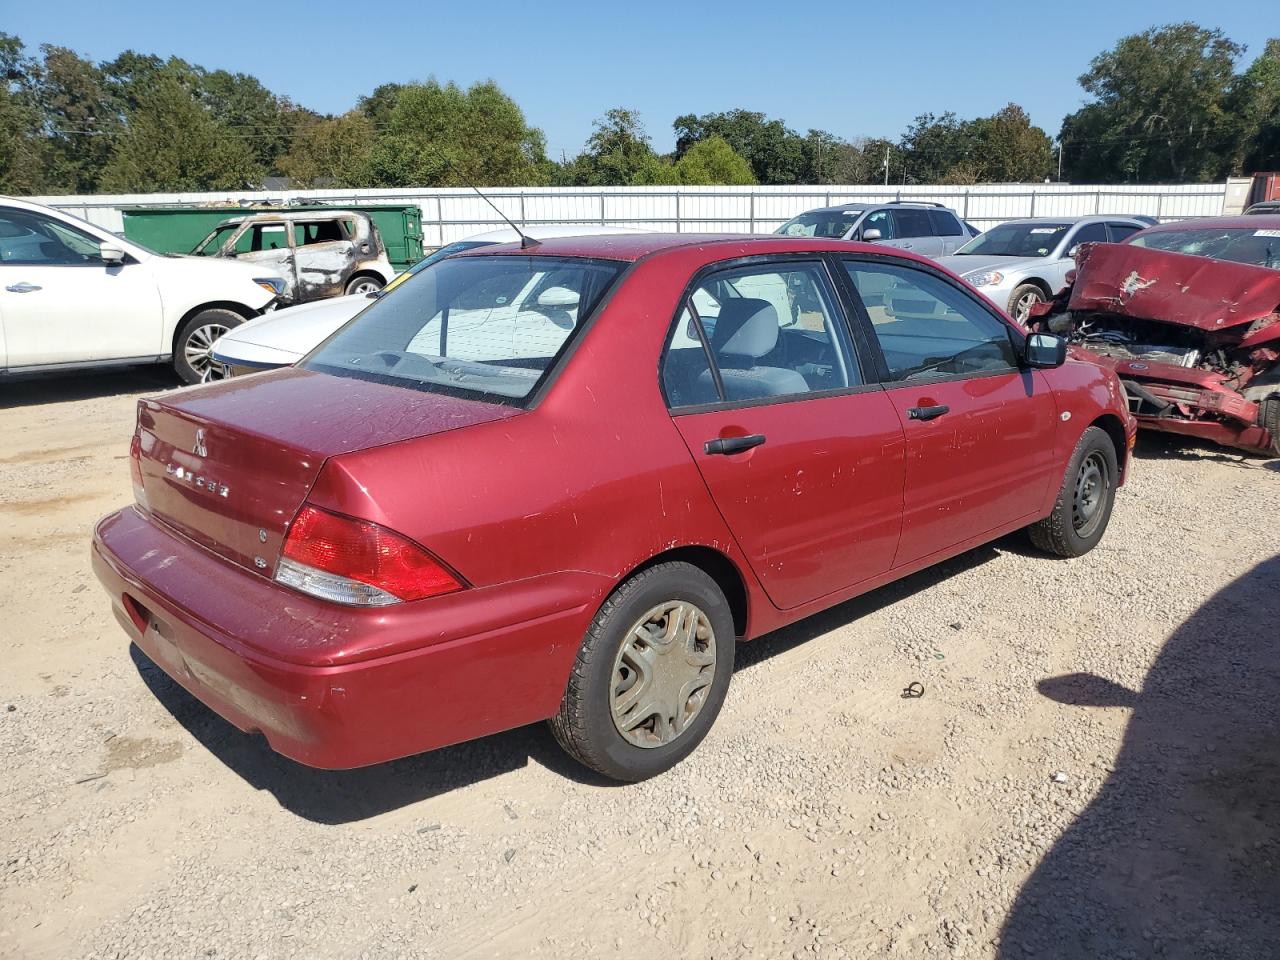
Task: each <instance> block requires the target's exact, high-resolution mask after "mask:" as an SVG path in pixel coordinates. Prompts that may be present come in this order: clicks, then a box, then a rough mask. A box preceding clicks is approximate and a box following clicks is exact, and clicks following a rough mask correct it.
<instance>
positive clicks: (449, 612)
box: [93, 507, 607, 769]
mask: <svg viewBox="0 0 1280 960" xmlns="http://www.w3.org/2000/svg"><path fill="white" fill-rule="evenodd" d="M93 567H94V572H95V573H96V574H97V576H98V579H99V580H100V581H101V582H102V584H103V585H104V586H105V587H106V589H107V592H108V594H110V596H111V601H112V607H113V609H114V612H115V615H116V618H117V620H119V622H120V624H121V626H122V627H123V628H124V629H125V632H126V633H127V634H128V635H129V637H130V639H131V640H132V641H133V642H134V643H135V644H136V645H137V646H138V647H139V648H140V649H141V650H142V651H143V653H145V654H146V655H147V657H149V658H150V659H151V660H152V661H154V662H155V663H156V665H157V666H159V667H160V668H161V669H162V670H164V671H165V673H167V674H168V675H169V676H170V677H172V678H173V679H174V680H175V681H176V682H178V683H179V684H181V685H182V686H183V687H185V688H186V689H187V690H188V691H189V692H190V693H191V694H192V695H194V696H195V697H197V698H198V699H199V700H201V701H202V702H203V703H205V704H206V705H207V706H208V707H210V708H211V709H212V710H214V712H216V713H218V714H219V715H220V716H222V717H223V718H225V719H226V720H228V721H230V722H231V723H232V724H234V725H235V726H236V727H239V728H240V729H241V730H245V731H252V732H261V733H262V734H263V735H264V736H265V737H266V739H267V742H268V743H269V744H270V745H271V747H272V749H274V750H276V751H277V752H279V753H281V754H283V755H285V756H287V757H290V758H292V759H294V760H297V761H298V762H300V763H304V764H307V765H308V766H313V767H322V768H329V769H344V768H350V767H359V766H365V765H368V764H373V763H380V762H383V761H386V760H392V759H395V758H397V757H403V756H408V755H411V754H415V753H421V752H423V751H426V750H433V749H436V748H438V747H443V746H447V745H448V744H451V743H457V742H460V741H462V740H469V739H473V738H475V737H480V736H485V735H487V734H490V733H496V732H498V731H501V730H507V729H510V728H512V727H517V726H521V725H523V724H527V723H533V722H535V721H538V720H542V719H545V718H547V717H549V716H552V715H553V714H554V713H555V711H556V710H557V709H558V707H559V703H560V699H561V697H562V696H563V693H564V688H565V684H566V682H567V680H568V676H569V669H570V667H571V665H572V662H573V659H574V657H575V656H576V654H577V650H578V647H579V645H580V643H581V640H582V635H583V632H584V631H585V629H586V626H587V623H588V622H589V620H590V618H591V616H592V615H593V614H594V612H595V607H596V605H597V603H598V601H599V599H600V598H602V597H603V593H604V591H605V590H606V589H607V586H606V584H605V581H604V578H600V577H594V576H591V575H586V574H570V573H565V574H554V575H550V577H549V578H537V579H536V580H534V581H525V582H521V583H516V584H509V585H504V586H503V587H501V588H484V589H483V592H484V593H485V594H487V595H488V596H487V597H485V598H484V604H483V607H484V610H485V615H484V616H483V617H482V618H480V619H482V620H484V621H486V622H484V623H476V622H474V611H475V610H476V609H478V608H477V607H476V605H475V604H474V603H470V602H466V603H460V604H454V605H452V606H449V605H444V604H440V603H438V602H437V601H435V600H426V601H420V602H418V603H415V604H405V605H404V609H403V610H401V611H399V616H400V618H401V620H400V622H399V623H398V624H397V625H396V628H395V629H396V632H397V633H399V634H403V631H404V628H405V623H404V620H405V618H406V617H410V616H411V617H413V618H418V619H419V620H420V623H421V630H420V632H421V636H422V637H424V638H429V640H424V641H423V642H422V643H421V644H420V645H418V646H414V647H410V648H408V649H398V650H396V652H394V653H390V654H387V655H385V656H372V657H368V658H360V659H358V660H356V662H337V663H334V662H326V661H331V660H332V659H333V658H332V657H331V656H327V655H325V654H323V653H320V652H317V655H316V657H315V658H314V659H315V660H316V661H317V662H299V659H300V658H299V650H300V649H302V648H305V647H306V646H307V644H306V643H301V642H299V639H300V638H301V639H307V640H310V639H314V637H316V636H323V635H324V634H325V633H330V632H331V633H332V634H333V635H334V636H337V637H342V638H344V639H345V641H346V643H347V648H348V649H349V643H350V638H351V636H352V633H351V631H353V630H364V631H369V630H370V629H371V626H373V628H374V629H375V632H376V623H377V620H376V617H375V618H370V616H369V613H370V611H365V610H355V609H351V608H346V607H341V606H337V605H334V604H324V603H321V602H319V601H312V600H311V598H307V597H304V596H303V595H301V594H298V593H296V592H294V591H292V590H289V589H288V588H285V587H281V586H279V585H277V584H275V583H273V582H271V581H269V580H266V579H264V578H262V577H258V576H255V575H253V574H248V573H245V572H244V571H242V570H237V569H236V568H235V567H234V566H233V565H231V564H230V563H228V562H226V561H224V560H222V559H221V558H219V557H217V556H215V555H213V554H211V553H209V552H208V551H206V550H204V549H203V548H201V547H199V546H197V545H196V544H194V543H192V542H190V541H188V540H186V539H185V538H183V537H181V536H179V535H177V534H175V533H173V532H172V531H170V530H168V529H167V528H165V527H163V526H162V525H161V524H159V523H158V522H156V521H154V520H152V519H150V518H148V517H146V516H144V515H143V514H142V513H140V512H139V511H138V510H136V509H135V508H133V507H130V508H127V509H125V510H121V511H119V512H118V513H115V514H112V515H111V516H109V517H106V518H105V519H104V520H102V521H101V522H100V523H99V524H98V527H97V529H96V530H95V531H94V539H93ZM548 581H555V582H548ZM193 584H194V585H195V586H194V587H193ZM481 592H482V591H480V590H474V591H464V592H463V594H466V593H475V594H479V593H481ZM463 594H458V595H455V596H458V597H462V596H463ZM438 599H447V598H438ZM473 599H474V598H473ZM494 605H497V607H496V608H495V607H494ZM384 609H386V608H384ZM495 609H496V612H495ZM299 610H302V611H304V612H306V613H307V616H306V619H307V620H308V621H309V623H308V628H307V629H306V630H305V631H303V630H301V629H300V628H299V627H298V624H299V623H300V622H301V621H300V620H299V619H298V616H297V615H298V613H299ZM315 610H321V611H322V612H324V613H325V614H327V619H326V620H325V621H324V622H323V623H321V624H318V626H319V627H320V631H319V633H316V631H315V627H316V626H317V624H316V623H315V617H314V616H313V614H314V611H315ZM468 610H471V611H473V613H472V614H471V617H472V618H473V622H472V623H471V626H470V628H469V627H468V614H467V611H468ZM504 611H509V613H510V615H509V616H506V617H504V616H503V612H504ZM494 616H497V617H498V619H499V620H503V619H507V620H510V622H507V623H503V624H502V625H501V626H498V627H494V626H493V622H494V621H493V617H494ZM272 624H278V625H279V627H278V632H279V635H280V636H279V640H280V647H281V650H282V651H283V652H285V653H287V656H285V655H281V656H276V655H272V653H270V652H269V651H264V650H263V649H261V647H262V637H263V628H264V626H268V627H270V626H271V625H272ZM270 632H271V631H268V634H270ZM303 634H307V636H305V637H304V636H303ZM322 647H323V645H322V644H318V645H317V650H318V651H319V650H320V649H321V648H322ZM304 659H305V658H304ZM348 659H354V657H353V656H351V655H350V654H348Z"/></svg>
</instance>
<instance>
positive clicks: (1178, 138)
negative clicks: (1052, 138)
mask: <svg viewBox="0 0 1280 960" xmlns="http://www.w3.org/2000/svg"><path fill="white" fill-rule="evenodd" d="M1243 52H1244V48H1243V47H1241V46H1240V45H1239V44H1237V43H1233V42H1232V41H1231V40H1228V39H1227V37H1226V36H1225V35H1224V34H1223V33H1222V31H1221V30H1207V29H1205V28H1204V27H1201V26H1198V25H1196V24H1194V23H1178V24H1173V25H1171V26H1165V27H1158V28H1152V29H1150V30H1147V31H1145V32H1144V33H1139V34H1133V35H1132V36H1128V37H1124V38H1123V39H1122V40H1120V42H1119V43H1117V44H1116V45H1115V47H1113V48H1112V49H1111V50H1108V51H1106V52H1104V53H1101V54H1099V55H1098V56H1097V57H1095V58H1094V59H1093V62H1092V63H1091V64H1090V67H1089V72H1088V73H1085V74H1084V75H1083V76H1081V77H1080V86H1082V87H1083V88H1084V90H1085V92H1086V93H1088V94H1090V95H1092V97H1093V98H1094V99H1093V102H1092V103H1088V104H1086V105H1085V106H1084V107H1082V108H1081V109H1080V110H1078V111H1076V112H1075V113H1073V114H1071V115H1069V116H1068V117H1067V118H1066V119H1065V120H1063V123H1062V132H1061V133H1060V135H1059V140H1060V141H1061V142H1062V143H1063V144H1064V149H1063V166H1064V169H1065V171H1066V174H1067V176H1068V177H1069V178H1070V179H1073V180H1081V181H1090V182H1096V183H1111V182H1117V181H1143V182H1161V181H1182V182H1186V181H1201V180H1213V179H1218V178H1220V177H1222V176H1224V175H1225V174H1227V173H1228V172H1230V169H1231V167H1232V166H1233V163H1232V159H1231V157H1230V156H1229V153H1230V151H1228V150H1224V145H1225V144H1227V143H1228V142H1229V141H1230V139H1231V137H1232V129H1233V127H1235V125H1236V121H1235V120H1234V119H1233V118H1232V117H1231V115H1230V112H1229V105H1228V98H1229V93H1230V91H1231V89H1232V87H1233V86H1235V74H1234V70H1235V63H1236V60H1237V59H1238V58H1239V57H1240V55H1241V54H1242V53H1243Z"/></svg>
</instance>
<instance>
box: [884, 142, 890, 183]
mask: <svg viewBox="0 0 1280 960" xmlns="http://www.w3.org/2000/svg"><path fill="white" fill-rule="evenodd" d="M884 185H885V186H886V187H887V186H888V185H889V145H888V144H887V143H886V144H885V145H884Z"/></svg>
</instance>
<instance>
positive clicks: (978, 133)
mask: <svg viewBox="0 0 1280 960" xmlns="http://www.w3.org/2000/svg"><path fill="white" fill-rule="evenodd" d="M973 123H974V131H973V133H974V137H973V139H974V141H975V145H976V152H977V155H978V158H979V161H978V162H977V163H976V164H975V168H976V169H977V170H978V175H979V177H980V179H981V180H982V181H983V182H986V183H1028V182H1031V181H1039V180H1043V179H1044V178H1045V177H1047V176H1048V175H1049V171H1050V169H1051V168H1052V166H1053V141H1052V140H1050V139H1049V135H1048V134H1047V133H1045V132H1044V131H1043V130H1041V129H1040V128H1039V127H1037V126H1035V125H1033V124H1032V123H1031V118H1030V117H1029V116H1027V112H1026V111H1025V110H1023V109H1022V108H1021V107H1020V106H1018V105H1017V104H1016V103H1011V104H1009V105H1008V106H1006V107H1005V108H1004V109H1003V110H1001V111H999V112H998V113H996V114H995V115H994V116H991V117H983V118H981V119H978V120H975V121H974V122H973ZM971 182H976V181H971Z"/></svg>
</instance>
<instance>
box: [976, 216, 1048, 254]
mask: <svg viewBox="0 0 1280 960" xmlns="http://www.w3.org/2000/svg"><path fill="white" fill-rule="evenodd" d="M1070 229H1071V224H1069V223H1002V224H1000V225H999V226H995V227H992V228H991V229H990V230H988V231H987V232H986V233H980V234H978V236H976V237H974V238H973V239H972V240H970V241H969V242H968V243H966V244H965V245H964V246H963V247H961V248H960V249H959V250H957V251H956V256H957V257H963V256H969V255H974V256H979V257H1047V256H1049V254H1051V253H1053V251H1054V250H1055V249H1057V246H1058V244H1059V243H1061V242H1062V238H1063V237H1064V236H1065V235H1066V233H1067V231H1068V230H1070Z"/></svg>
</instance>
